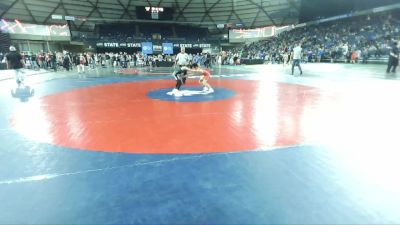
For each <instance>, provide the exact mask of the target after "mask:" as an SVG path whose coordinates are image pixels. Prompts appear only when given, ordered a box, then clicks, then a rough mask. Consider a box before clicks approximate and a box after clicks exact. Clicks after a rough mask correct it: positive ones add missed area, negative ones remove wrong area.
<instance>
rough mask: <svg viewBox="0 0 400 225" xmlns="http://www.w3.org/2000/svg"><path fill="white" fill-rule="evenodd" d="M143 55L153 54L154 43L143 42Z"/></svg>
mask: <svg viewBox="0 0 400 225" xmlns="http://www.w3.org/2000/svg"><path fill="white" fill-rule="evenodd" d="M142 53H143V54H146V55H149V54H153V43H151V42H142Z"/></svg>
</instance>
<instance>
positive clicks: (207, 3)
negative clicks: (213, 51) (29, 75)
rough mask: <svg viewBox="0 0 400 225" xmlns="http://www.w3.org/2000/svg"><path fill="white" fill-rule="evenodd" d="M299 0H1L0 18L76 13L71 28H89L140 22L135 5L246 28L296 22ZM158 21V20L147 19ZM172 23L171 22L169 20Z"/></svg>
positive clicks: (44, 19) (38, 19) (39, 20)
mask: <svg viewBox="0 0 400 225" xmlns="http://www.w3.org/2000/svg"><path fill="white" fill-rule="evenodd" d="M300 1H301V0H143V1H137V0H1V1H0V17H1V18H5V19H18V20H20V21H22V22H27V23H35V24H54V23H60V21H59V20H52V18H51V15H53V14H56V15H63V16H66V15H68V16H75V18H76V19H75V21H73V22H72V24H71V28H72V30H78V31H90V30H93V28H94V25H95V24H99V23H116V22H142V21H141V20H137V19H136V6H149V5H150V6H158V7H173V8H175V12H174V19H173V22H174V23H177V24H192V25H198V26H202V27H208V28H210V29H213V28H216V25H217V24H228V23H232V24H238V23H240V24H243V25H244V27H246V28H254V27H261V26H268V25H276V26H280V25H286V24H294V23H297V21H298V17H299V9H300ZM150 22H153V23H154V22H157V23H159V22H160V21H149V23H150ZM169 22H171V21H169Z"/></svg>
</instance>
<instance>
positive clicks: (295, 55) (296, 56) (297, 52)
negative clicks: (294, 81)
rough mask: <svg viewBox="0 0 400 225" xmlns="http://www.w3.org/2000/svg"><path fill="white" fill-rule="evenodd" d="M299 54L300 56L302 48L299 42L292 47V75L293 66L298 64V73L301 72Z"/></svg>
mask: <svg viewBox="0 0 400 225" xmlns="http://www.w3.org/2000/svg"><path fill="white" fill-rule="evenodd" d="M301 56H302V48H301V44H300V43H299V44H298V45H297V46H296V47H295V48H294V49H293V64H292V75H293V72H294V67H295V66H298V67H299V70H300V75H302V74H303V71H302V70H301V66H300V61H301Z"/></svg>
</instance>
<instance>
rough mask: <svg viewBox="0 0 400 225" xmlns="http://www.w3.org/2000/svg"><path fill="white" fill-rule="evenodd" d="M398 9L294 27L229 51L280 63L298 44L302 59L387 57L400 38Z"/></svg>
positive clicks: (338, 59)
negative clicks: (300, 46)
mask: <svg viewBox="0 0 400 225" xmlns="http://www.w3.org/2000/svg"><path fill="white" fill-rule="evenodd" d="M399 14H400V13H399V12H395V13H392V14H387V13H385V14H381V15H370V16H362V17H358V18H350V19H345V20H339V21H333V22H326V23H320V24H316V25H311V26H305V27H300V28H295V29H293V30H290V31H287V32H284V33H281V34H280V35H278V36H276V37H274V38H271V39H268V40H263V41H259V42H255V43H251V44H249V45H245V46H242V47H238V48H235V49H232V50H230V51H228V52H227V60H225V61H226V62H229V61H232V60H230V59H232V58H234V57H239V58H246V59H265V61H267V62H268V63H281V62H283V60H284V58H285V57H286V55H287V54H290V52H291V50H292V48H293V46H294V45H295V44H296V43H301V44H302V47H303V54H304V55H303V61H308V62H320V61H331V62H337V61H341V62H352V63H354V62H360V63H367V61H368V60H369V59H374V58H376V59H379V58H383V57H384V58H387V56H388V54H389V51H390V48H391V45H392V44H393V42H394V40H398V39H399V37H400V16H399Z"/></svg>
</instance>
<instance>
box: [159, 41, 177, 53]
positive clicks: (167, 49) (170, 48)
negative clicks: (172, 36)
mask: <svg viewBox="0 0 400 225" xmlns="http://www.w3.org/2000/svg"><path fill="white" fill-rule="evenodd" d="M162 47H163V53H164V54H166V55H172V54H174V45H173V44H172V43H163V44H162Z"/></svg>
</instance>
